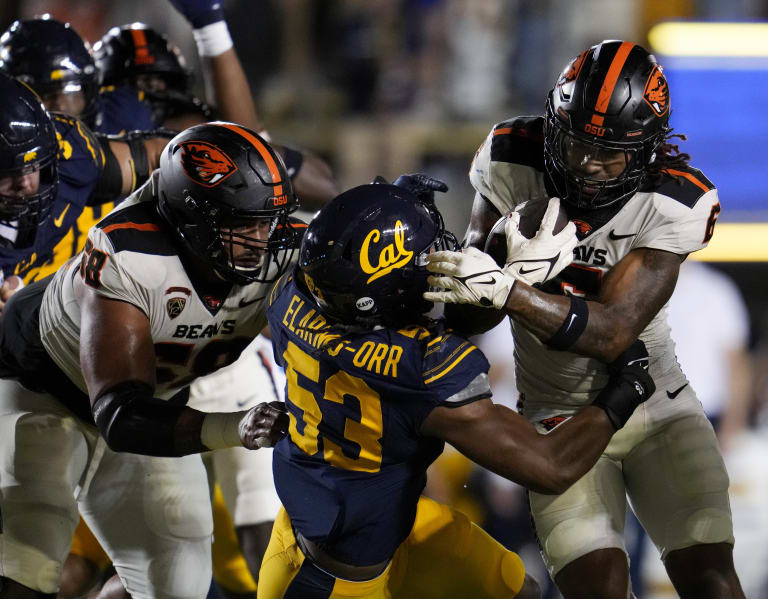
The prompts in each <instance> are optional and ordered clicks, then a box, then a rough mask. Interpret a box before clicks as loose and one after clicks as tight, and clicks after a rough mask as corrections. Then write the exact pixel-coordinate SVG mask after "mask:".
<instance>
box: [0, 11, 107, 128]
mask: <svg viewBox="0 0 768 599" xmlns="http://www.w3.org/2000/svg"><path fill="white" fill-rule="evenodd" d="M0 69H2V70H3V71H5V72H6V73H8V74H9V75H12V76H13V77H16V78H17V79H19V80H21V81H23V82H24V83H26V84H27V85H29V86H30V87H31V88H32V89H34V90H35V92H37V94H38V95H39V96H40V97H41V98H42V99H43V102H46V101H47V100H46V99H47V98H48V97H50V96H52V95H57V94H62V93H64V94H71V93H78V92H80V93H82V94H83V99H84V101H85V107H84V108H83V109H82V111H81V112H80V113H79V114H72V115H71V116H75V117H78V118H80V119H82V120H83V121H85V122H86V123H87V124H88V125H89V126H93V125H94V119H95V118H96V113H97V105H96V96H97V94H98V91H99V89H98V79H97V72H96V64H95V63H94V61H93V55H92V54H91V47H90V45H89V44H88V42H86V41H85V40H84V39H83V38H81V37H80V36H79V35H78V34H77V32H76V31H75V30H74V29H72V27H70V25H69V23H62V22H61V21H57V20H56V19H52V18H51V17H50V15H43V16H42V17H40V18H36V19H30V20H27V21H15V22H14V23H13V24H12V25H11V26H10V27H9V28H8V30H7V31H5V33H3V35H2V37H0ZM46 106H49V105H48V104H46ZM54 108H55V107H51V109H54Z"/></svg>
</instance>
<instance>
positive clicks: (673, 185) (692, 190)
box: [651, 166, 715, 208]
mask: <svg viewBox="0 0 768 599" xmlns="http://www.w3.org/2000/svg"><path fill="white" fill-rule="evenodd" d="M661 172H662V173H663V178H662V179H661V181H660V182H659V183H658V185H656V186H655V187H653V188H652V189H651V191H653V192H655V193H659V194H662V195H665V196H667V197H670V198H672V199H673V200H676V201H678V202H680V203H681V204H683V205H684V206H688V208H693V207H694V206H695V205H696V202H698V201H699V198H700V197H701V196H703V195H704V194H705V193H707V192H708V191H710V190H711V189H714V187H715V186H714V185H713V184H712V182H711V181H710V180H709V179H707V178H706V177H705V176H704V174H703V173H702V172H701V171H700V170H699V169H696V168H693V167H690V166H688V167H684V168H679V169H664V170H663V171H661Z"/></svg>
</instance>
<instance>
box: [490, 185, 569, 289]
mask: <svg viewBox="0 0 768 599" xmlns="http://www.w3.org/2000/svg"><path fill="white" fill-rule="evenodd" d="M559 210H560V200H559V199H558V198H552V199H550V200H549V205H548V206H547V210H546V212H545V213H544V216H543V217H542V219H541V224H540V225H539V230H538V231H537V232H536V235H535V236H534V237H532V238H531V239H527V238H526V237H524V236H523V234H522V233H520V231H519V230H518V226H519V224H520V215H519V214H518V213H517V212H513V213H512V214H511V215H510V216H509V217H508V218H507V222H506V223H505V225H504V233H505V234H506V236H507V263H506V265H505V266H504V270H505V271H507V272H508V273H509V274H511V275H512V276H514V277H515V278H517V279H520V280H521V281H523V282H524V283H527V284H528V285H534V284H536V283H544V282H545V281H549V280H550V279H554V278H555V277H556V276H557V275H559V274H560V272H561V271H562V270H563V269H564V268H565V267H566V266H568V265H569V264H570V263H571V262H572V261H573V248H575V247H576V244H578V242H579V240H578V238H577V237H576V225H574V224H573V223H572V222H569V223H568V224H567V225H566V226H565V227H564V228H563V230H562V231H560V232H559V233H557V234H553V231H554V228H555V223H556V222H557V215H558V212H559Z"/></svg>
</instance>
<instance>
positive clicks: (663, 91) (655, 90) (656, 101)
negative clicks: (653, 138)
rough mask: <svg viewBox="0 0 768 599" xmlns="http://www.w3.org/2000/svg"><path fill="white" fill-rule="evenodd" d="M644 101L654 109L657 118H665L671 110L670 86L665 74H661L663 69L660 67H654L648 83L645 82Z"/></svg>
mask: <svg viewBox="0 0 768 599" xmlns="http://www.w3.org/2000/svg"><path fill="white" fill-rule="evenodd" d="M643 99H644V100H645V101H646V102H647V104H648V106H650V107H651V108H652V109H653V112H654V113H656V116H664V114H665V113H666V112H667V110H669V86H668V85H667V79H666V77H664V73H662V72H661V67H659V66H658V65H656V66H655V67H653V70H652V71H651V74H650V76H649V77H648V81H646V82H645V89H644V90H643Z"/></svg>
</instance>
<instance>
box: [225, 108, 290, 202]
mask: <svg viewBox="0 0 768 599" xmlns="http://www.w3.org/2000/svg"><path fill="white" fill-rule="evenodd" d="M220 126H222V127H226V128H227V129H229V130H231V131H234V132H235V133H238V134H240V135H241V136H243V137H244V138H245V139H247V140H248V141H249V142H251V144H252V145H253V147H254V148H256V150H257V151H258V152H259V154H260V155H261V157H262V158H263V159H264V162H266V163H267V168H268V169H269V174H270V175H271V176H272V183H274V184H275V196H277V197H279V196H281V195H283V185H282V183H278V181H280V170H279V169H278V168H277V162H275V159H274V158H273V157H272V154H271V153H270V152H269V150H268V149H267V146H265V145H264V143H263V142H261V141H259V140H258V138H256V137H255V136H254V135H253V134H252V133H251V132H250V131H248V130H246V129H243V128H242V127H238V126H237V125H230V124H228V123H220Z"/></svg>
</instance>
